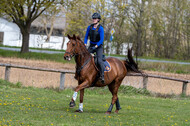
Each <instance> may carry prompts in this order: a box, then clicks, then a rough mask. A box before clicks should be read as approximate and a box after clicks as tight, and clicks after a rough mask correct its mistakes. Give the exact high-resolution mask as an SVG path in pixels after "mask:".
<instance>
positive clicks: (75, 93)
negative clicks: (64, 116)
mask: <svg viewBox="0 0 190 126" xmlns="http://www.w3.org/2000/svg"><path fill="white" fill-rule="evenodd" d="M76 99H77V92H74V94H73V100H74V101H76Z"/></svg>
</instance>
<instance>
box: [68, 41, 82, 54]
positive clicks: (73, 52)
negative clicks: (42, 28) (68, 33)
mask: <svg viewBox="0 0 190 126" xmlns="http://www.w3.org/2000/svg"><path fill="white" fill-rule="evenodd" d="M76 47H77V41H76V44H75V47H74V49H73V51H72V52H67V51H66V52H65V53H66V54H69V55H70V57H73V56H76V55H79V53H76V52H75V50H76ZM72 54H73V55H72Z"/></svg>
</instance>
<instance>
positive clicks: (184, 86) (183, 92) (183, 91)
mask: <svg viewBox="0 0 190 126" xmlns="http://www.w3.org/2000/svg"><path fill="white" fill-rule="evenodd" d="M186 90H187V82H183V87H182V94H184V95H186Z"/></svg>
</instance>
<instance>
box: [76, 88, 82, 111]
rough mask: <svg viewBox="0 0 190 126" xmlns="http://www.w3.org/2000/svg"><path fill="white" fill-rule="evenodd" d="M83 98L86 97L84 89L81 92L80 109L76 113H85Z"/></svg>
mask: <svg viewBox="0 0 190 126" xmlns="http://www.w3.org/2000/svg"><path fill="white" fill-rule="evenodd" d="M83 97H84V89H82V90H80V103H79V109H77V110H76V111H75V112H79V113H82V112H83Z"/></svg>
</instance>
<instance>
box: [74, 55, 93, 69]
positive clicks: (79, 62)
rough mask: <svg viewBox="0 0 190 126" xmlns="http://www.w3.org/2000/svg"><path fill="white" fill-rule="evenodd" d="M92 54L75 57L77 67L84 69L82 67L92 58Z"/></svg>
mask: <svg viewBox="0 0 190 126" xmlns="http://www.w3.org/2000/svg"><path fill="white" fill-rule="evenodd" d="M90 57H91V56H90V54H89V55H88V54H85V55H82V54H80V55H77V56H76V57H75V62H76V67H77V68H79V67H82V65H83V64H84V63H85V62H86V61H87V60H88V59H89V58H90Z"/></svg>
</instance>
